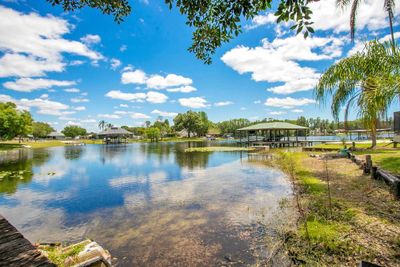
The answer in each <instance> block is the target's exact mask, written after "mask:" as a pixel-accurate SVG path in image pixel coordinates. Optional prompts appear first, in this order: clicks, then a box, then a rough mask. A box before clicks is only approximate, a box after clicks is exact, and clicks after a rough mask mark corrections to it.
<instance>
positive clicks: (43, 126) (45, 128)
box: [32, 121, 54, 138]
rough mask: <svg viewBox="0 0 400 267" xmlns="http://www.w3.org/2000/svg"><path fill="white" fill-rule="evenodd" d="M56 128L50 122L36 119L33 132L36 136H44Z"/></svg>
mask: <svg viewBox="0 0 400 267" xmlns="http://www.w3.org/2000/svg"><path fill="white" fill-rule="evenodd" d="M53 131H54V129H53V127H51V126H50V125H49V124H48V123H45V122H40V121H35V122H33V124H32V134H33V136H34V137H35V138H44V137H46V136H47V135H48V134H49V133H51V132H53Z"/></svg>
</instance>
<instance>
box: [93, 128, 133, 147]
mask: <svg viewBox="0 0 400 267" xmlns="http://www.w3.org/2000/svg"><path fill="white" fill-rule="evenodd" d="M97 135H98V136H99V137H100V138H103V142H104V143H105V144H121V143H127V142H128V138H130V137H132V136H133V133H131V132H129V131H127V130H125V129H124V128H119V127H111V128H107V129H105V130H104V131H101V132H100V133H98V134H97Z"/></svg>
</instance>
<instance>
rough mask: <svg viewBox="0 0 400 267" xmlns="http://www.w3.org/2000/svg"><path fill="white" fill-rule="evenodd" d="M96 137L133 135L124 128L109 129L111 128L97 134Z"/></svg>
mask: <svg viewBox="0 0 400 267" xmlns="http://www.w3.org/2000/svg"><path fill="white" fill-rule="evenodd" d="M97 135H105V136H107V135H109V136H113V135H114V136H117V135H133V133H131V132H129V131H127V130H125V129H124V128H118V127H111V128H107V129H105V130H104V131H101V132H99V133H98V134H97Z"/></svg>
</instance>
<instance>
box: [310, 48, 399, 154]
mask: <svg viewBox="0 0 400 267" xmlns="http://www.w3.org/2000/svg"><path fill="white" fill-rule="evenodd" d="M399 55H400V54H399V49H398V48H397V47H396V50H395V51H393V50H392V49H391V45H390V44H389V43H384V44H382V43H379V42H378V41H372V42H369V43H367V44H366V46H365V48H364V50H363V51H362V52H358V53H356V54H355V55H353V56H350V57H348V58H344V59H342V60H340V61H339V62H337V63H335V64H333V65H332V66H331V67H330V68H329V69H328V70H327V71H326V72H325V73H324V74H323V75H322V76H321V78H320V80H319V82H318V85H317V87H316V89H315V96H316V99H317V100H320V101H325V100H326V99H327V97H328V96H330V95H332V105H331V109H332V114H333V115H334V117H335V118H336V119H337V120H338V118H339V114H340V111H341V108H342V107H344V108H345V122H346V121H347V118H348V113H349V110H350V108H351V107H352V105H353V103H354V102H356V103H357V104H356V107H357V109H358V114H359V116H360V117H361V119H362V121H363V124H364V126H365V127H367V128H369V129H370V131H371V138H372V147H375V146H376V138H377V132H376V129H377V125H378V121H379V117H382V116H383V115H384V114H385V112H386V110H387V108H388V107H389V106H390V104H391V103H392V102H393V100H394V98H395V96H396V94H397V93H398V92H397V90H396V89H395V88H396V87H393V86H392V85H393V84H392V82H391V81H396V80H399V72H400V56H399ZM345 126H346V125H345ZM346 128H347V127H346Z"/></svg>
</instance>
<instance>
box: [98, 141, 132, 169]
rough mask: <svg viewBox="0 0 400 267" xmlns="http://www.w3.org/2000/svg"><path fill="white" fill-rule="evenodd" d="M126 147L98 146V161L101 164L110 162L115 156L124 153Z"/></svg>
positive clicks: (124, 145) (123, 145)
mask: <svg viewBox="0 0 400 267" xmlns="http://www.w3.org/2000/svg"><path fill="white" fill-rule="evenodd" d="M128 146H129V145H126V144H118V145H101V146H99V153H100V160H101V162H102V163H103V164H105V163H106V162H108V161H111V160H112V159H113V158H115V157H116V156H119V155H121V154H124V153H126V151H127V150H128Z"/></svg>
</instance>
